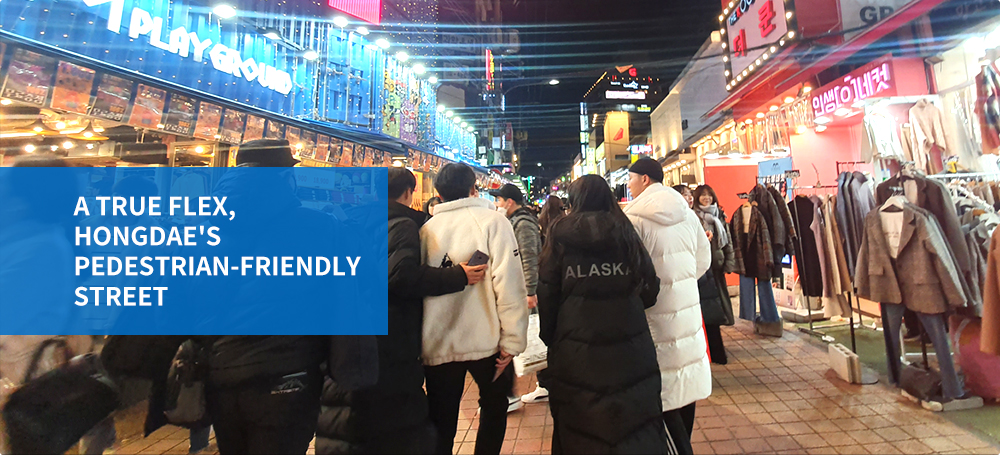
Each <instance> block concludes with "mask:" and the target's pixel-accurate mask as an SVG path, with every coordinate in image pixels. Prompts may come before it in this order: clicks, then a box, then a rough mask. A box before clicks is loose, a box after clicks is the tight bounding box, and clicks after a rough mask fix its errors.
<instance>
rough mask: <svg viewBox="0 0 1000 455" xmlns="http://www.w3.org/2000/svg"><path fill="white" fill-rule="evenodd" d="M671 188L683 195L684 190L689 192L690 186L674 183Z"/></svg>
mask: <svg viewBox="0 0 1000 455" xmlns="http://www.w3.org/2000/svg"><path fill="white" fill-rule="evenodd" d="M671 188H673V189H674V191H676V192H678V193H681V196H683V195H684V192H691V188H690V187H689V186H687V185H674V186H672V187H671ZM696 199H697V198H696Z"/></svg>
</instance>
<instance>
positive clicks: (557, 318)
mask: <svg viewBox="0 0 1000 455" xmlns="http://www.w3.org/2000/svg"><path fill="white" fill-rule="evenodd" d="M617 237H618V235H616V234H614V233H613V221H612V220H611V218H610V217H609V216H608V215H607V214H605V213H582V214H572V215H569V216H567V217H566V218H564V219H562V220H560V221H559V222H558V223H556V224H555V226H554V227H553V228H552V231H551V233H550V236H549V239H548V242H549V243H550V245H549V246H548V247H547V248H552V250H551V252H552V254H551V255H550V256H546V257H545V258H543V259H544V262H543V263H542V264H541V266H540V277H539V285H538V310H539V318H540V319H539V321H540V336H541V338H542V341H544V342H545V343H546V345H548V348H549V350H548V368H547V369H546V373H547V375H548V378H549V379H548V381H547V387H548V390H549V394H550V395H549V399H550V401H549V406H550V409H551V411H552V416H553V419H554V420H555V433H554V435H553V453H559V452H565V453H665V452H666V450H667V448H666V435H665V432H664V427H663V420H662V412H663V409H662V404H661V402H660V400H659V397H660V370H659V367H658V365H657V360H656V348H655V346H654V344H653V339H652V336H651V335H650V332H649V324H648V323H647V322H646V315H645V312H644V309H645V308H649V307H652V306H653V305H654V304H655V303H656V295H657V293H658V291H659V280H658V279H657V277H656V271H655V269H654V268H653V264H652V260H651V259H650V258H649V256H648V254H647V253H645V251H643V253H642V254H643V256H644V258H643V262H642V267H641V268H640V269H639V270H631V268H630V267H629V265H628V259H627V255H626V253H625V249H624V247H623V245H624V241H623V239H621V238H617Z"/></svg>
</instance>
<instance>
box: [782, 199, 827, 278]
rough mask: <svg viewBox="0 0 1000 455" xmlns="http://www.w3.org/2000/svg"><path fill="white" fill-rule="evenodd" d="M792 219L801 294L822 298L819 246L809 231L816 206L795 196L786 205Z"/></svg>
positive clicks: (810, 230)
mask: <svg viewBox="0 0 1000 455" xmlns="http://www.w3.org/2000/svg"><path fill="white" fill-rule="evenodd" d="M788 207H789V208H790V209H792V210H790V211H791V213H792V217H793V218H794V219H795V220H796V221H797V224H798V226H799V228H800V229H799V241H800V242H801V244H802V248H801V250H800V251H798V254H797V255H796V256H795V259H796V260H795V265H796V267H797V268H798V271H799V281H800V282H801V283H802V292H803V293H804V294H805V295H806V296H808V297H822V296H823V272H822V270H821V267H820V256H819V245H817V244H816V235H815V233H814V232H813V230H812V229H811V226H812V224H813V219H814V218H815V216H816V206H815V205H813V202H812V201H811V200H809V198H808V197H806V196H796V197H795V199H793V200H792V202H789V203H788Z"/></svg>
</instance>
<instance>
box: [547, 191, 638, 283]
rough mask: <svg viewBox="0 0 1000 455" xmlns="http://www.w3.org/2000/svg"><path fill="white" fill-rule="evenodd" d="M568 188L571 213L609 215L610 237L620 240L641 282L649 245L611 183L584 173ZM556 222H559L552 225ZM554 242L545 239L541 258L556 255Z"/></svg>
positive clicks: (620, 244) (634, 273)
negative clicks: (640, 274) (617, 198)
mask: <svg viewBox="0 0 1000 455" xmlns="http://www.w3.org/2000/svg"><path fill="white" fill-rule="evenodd" d="M567 191H568V192H569V207H570V213H569V215H570V216H572V215H574V214H577V213H584V212H605V213H607V214H608V215H609V216H610V218H611V221H612V225H613V227H612V229H613V231H614V232H612V235H611V237H612V238H613V239H615V242H616V243H617V245H615V246H616V247H618V248H620V249H622V250H623V251H625V255H626V258H627V260H628V264H629V267H630V268H631V270H632V280H633V282H635V283H638V282H639V280H640V279H641V278H640V276H639V272H638V271H639V270H640V269H641V268H642V263H643V262H645V261H643V257H644V256H647V255H648V254H649V253H647V252H646V247H645V246H644V245H643V244H642V239H640V238H639V234H637V233H636V232H635V227H634V226H632V221H631V220H629V219H628V217H627V216H625V212H623V211H622V209H621V207H620V206H619V205H618V201H616V200H615V195H614V193H612V192H611V187H609V186H608V182H607V181H605V180H604V178H602V177H600V176H597V175H593V174H591V175H585V176H583V177H580V178H578V179H576V180H575V181H573V183H571V184H570V185H569V189H568V190H567ZM566 219H569V217H567V218H566ZM563 221H565V219H564V220H563ZM557 225H558V222H557V223H555V224H554V225H553V226H557ZM554 244H555V242H545V246H544V247H543V249H542V258H541V259H539V261H545V260H546V259H547V258H549V257H551V256H552V255H553V254H555V251H554V249H555V247H554Z"/></svg>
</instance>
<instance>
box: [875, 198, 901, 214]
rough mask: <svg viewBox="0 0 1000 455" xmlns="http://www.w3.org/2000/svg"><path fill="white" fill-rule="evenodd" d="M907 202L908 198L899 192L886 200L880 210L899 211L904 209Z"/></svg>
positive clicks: (887, 211)
mask: <svg viewBox="0 0 1000 455" xmlns="http://www.w3.org/2000/svg"><path fill="white" fill-rule="evenodd" d="M906 203H907V200H906V197H905V196H900V195H898V194H897V195H893V196H892V197H890V198H889V199H888V200H886V201H885V204H882V207H880V208H879V211H880V212H885V213H899V212H902V211H903V207H905V206H906Z"/></svg>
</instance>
